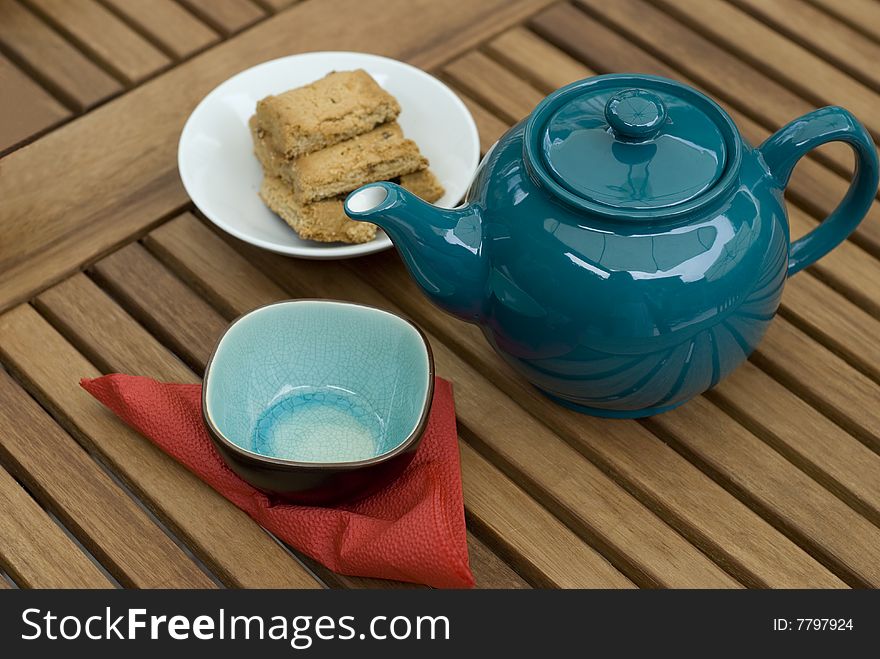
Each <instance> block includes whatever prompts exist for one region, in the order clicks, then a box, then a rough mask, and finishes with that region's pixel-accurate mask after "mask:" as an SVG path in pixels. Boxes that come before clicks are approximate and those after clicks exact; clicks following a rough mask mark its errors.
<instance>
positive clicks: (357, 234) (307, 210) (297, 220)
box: [260, 176, 376, 243]
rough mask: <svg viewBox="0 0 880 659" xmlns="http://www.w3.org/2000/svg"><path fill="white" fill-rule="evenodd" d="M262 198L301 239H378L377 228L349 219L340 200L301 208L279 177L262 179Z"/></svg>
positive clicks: (323, 240)
mask: <svg viewBox="0 0 880 659" xmlns="http://www.w3.org/2000/svg"><path fill="white" fill-rule="evenodd" d="M260 197H261V198H262V200H263V201H264V202H266V205H267V206H268V207H269V208H270V209H271V210H273V211H274V212H275V213H276V214H277V215H278V216H279V217H280V218H281V219H282V220H284V221H285V222H287V224H289V225H290V227H291V228H292V229H293V230H294V231H296V232H297V233H298V234H299V237H300V238H304V239H306V240H317V241H319V242H325V243H332V242H346V243H367V242H370V241H371V240H372V239H373V238H375V237H376V225H375V224H370V223H369V222H354V221H352V220H350V219H349V218H348V216H347V215H346V214H345V211H344V210H343V205H342V200H341V199H324V200H321V201H318V202H315V203H314V204H306V205H300V204H298V203H297V202H296V200H295V199H294V197H293V195H292V194H291V192H290V188H289V187H288V186H287V184H285V182H284V181H282V180H281V179H280V178H278V177H276V176H265V177H263V184H262V185H261V186H260Z"/></svg>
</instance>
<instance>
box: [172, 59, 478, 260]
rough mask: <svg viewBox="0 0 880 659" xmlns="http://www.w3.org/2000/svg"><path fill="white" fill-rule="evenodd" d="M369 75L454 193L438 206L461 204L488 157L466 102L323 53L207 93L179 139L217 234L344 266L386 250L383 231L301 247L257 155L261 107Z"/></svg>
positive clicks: (366, 63)
mask: <svg viewBox="0 0 880 659" xmlns="http://www.w3.org/2000/svg"><path fill="white" fill-rule="evenodd" d="M352 69H364V70H366V71H367V72H368V73H369V74H370V75H371V76H373V78H375V79H376V82H378V83H379V84H380V85H381V86H382V87H384V88H385V89H387V90H388V91H389V92H391V93H392V94H394V96H395V97H397V100H398V101H399V102H400V106H401V113H400V117H399V119H398V121H399V123H400V125H401V127H402V128H403V132H404V135H406V137H408V138H410V139H412V140H415V142H416V144H418V145H419V148H420V149H421V151H422V153H423V154H424V155H425V156H427V158H428V159H429V160H430V161H431V169H432V170H433V171H434V173H435V174H436V175H437V178H438V179H439V180H440V182H441V183H442V184H443V187H444V188H445V189H446V194H445V195H444V196H443V198H442V199H440V200H439V201H438V202H437V205H438V206H443V207H447V208H450V207H452V206H455V205H456V204H457V203H458V202H459V201H460V200H461V198H462V197H463V196H464V193H465V192H466V191H467V188H468V186H469V185H470V182H471V179H472V178H473V175H474V172H475V171H476V168H477V164H478V161H479V157H480V140H479V137H478V135H477V126H476V124H475V123H474V119H473V117H472V116H471V114H470V112H469V111H468V109H467V108H466V107H465V105H464V103H462V102H461V100H460V99H459V98H458V96H456V95H455V93H454V92H453V91H452V90H451V89H449V87H447V86H446V85H444V84H443V83H442V82H440V81H439V80H437V79H436V78H434V77H433V76H431V75H428V74H427V73H425V72H424V71H422V70H420V69H417V68H415V67H413V66H410V65H409V64H404V63H403V62H398V61H396V60H392V59H388V58H387V57H379V56H377V55H367V54H363V53H344V52H317V53H305V54H302V55H293V56H291V57H283V58H281V59H276V60H272V61H270V62H264V63H263V64H258V65H257V66H254V67H252V68H250V69H247V70H246V71H242V72H241V73H239V74H238V75H235V76H233V77H232V78H230V79H229V80H227V81H226V82H224V83H223V84H221V85H220V86H219V87H217V88H216V89H214V91H212V92H211V93H210V94H208V95H207V96H206V97H205V98H204V99H203V100H202V102H201V103H199V105H198V106H197V107H196V109H195V110H194V111H193V113H192V114H191V115H190V117H189V119H188V120H187V122H186V125H185V126H184V127H183V132H182V133H181V135H180V143H179V145H178V151H177V164H178V167H179V169H180V178H181V179H182V181H183V185H184V187H185V188H186V191H187V193H188V194H189V196H190V197H191V198H192V200H193V202H194V203H195V205H196V206H198V207H199V209H200V210H201V211H202V213H204V214H205V217H207V218H208V219H209V220H211V221H212V222H213V223H214V224H216V225H217V226H218V227H220V228H221V229H223V230H224V231H226V232H228V233H230V234H232V235H233V236H235V237H236V238H239V239H241V240H244V241H245V242H248V243H251V244H252V245H257V246H258V247H262V248H264V249H268V250H271V251H273V252H279V253H281V254H288V255H291V256H298V257H301V258H310V259H339V258H347V257H351V256H361V255H363V254H370V253H372V252H377V251H380V250H383V249H386V248H388V247H390V246H391V241H390V240H389V239H388V236H386V235H385V234H384V233H383V232H382V231H381V230H380V231H379V233H378V234H377V236H376V238H375V240H373V241H371V242H369V243H363V244H360V245H346V244H342V243H319V242H313V241H311V240H302V239H301V238H300V237H299V236H297V235H296V233H295V232H294V231H293V230H292V229H290V228H289V227H288V226H287V225H286V224H285V223H284V221H283V220H282V219H281V218H279V217H278V216H277V215H275V214H274V213H273V212H272V211H270V210H269V209H268V208H266V206H265V205H264V204H263V202H262V201H261V200H260V198H259V196H258V194H257V193H258V191H259V189H260V181H261V179H262V172H261V170H260V165H259V163H258V162H257V159H256V157H255V156H254V155H253V147H252V143H251V136H250V132H249V131H248V126H247V121H248V118H250V116H251V115H252V114H253V113H254V109H255V108H256V105H257V101H258V100H260V99H261V98H263V97H265V96H268V95H269V94H279V93H281V92H283V91H286V90H288V89H292V88H293V87H300V86H302V85H305V84H307V83H309V82H312V81H314V80H317V79H318V78H322V77H323V76H325V75H327V74H328V73H330V72H331V71H347V70H352Z"/></svg>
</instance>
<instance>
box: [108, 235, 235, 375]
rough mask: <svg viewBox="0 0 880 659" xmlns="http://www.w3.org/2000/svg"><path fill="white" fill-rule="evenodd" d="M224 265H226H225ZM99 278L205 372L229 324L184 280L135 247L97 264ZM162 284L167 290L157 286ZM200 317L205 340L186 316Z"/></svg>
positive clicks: (199, 370)
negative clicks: (207, 330)
mask: <svg viewBox="0 0 880 659" xmlns="http://www.w3.org/2000/svg"><path fill="white" fill-rule="evenodd" d="M220 265H221V266H222V265H223V264H220ZM94 274H95V275H96V277H97V278H98V279H99V280H100V281H101V283H102V284H103V285H104V287H105V288H107V289H109V290H110V291H112V292H113V293H114V294H115V295H117V296H118V297H121V298H122V299H123V300H124V301H125V306H126V308H128V309H129V310H130V311H131V312H132V313H134V315H135V317H136V318H138V319H139V320H141V322H143V323H144V324H145V325H146V326H147V328H148V329H149V330H150V331H151V332H152V333H153V334H154V335H156V336H159V337H161V338H163V340H164V341H165V343H166V344H168V345H170V346H171V347H172V349H173V350H174V352H175V353H177V354H178V355H179V356H181V357H182V358H183V359H184V361H185V362H186V363H187V364H188V365H190V366H191V367H194V369H195V370H196V371H197V372H201V369H203V368H204V366H205V364H206V363H207V361H208V358H209V357H210V356H211V351H212V350H213V349H214V341H215V340H216V339H217V338H219V336H220V334H221V333H222V332H223V330H224V329H225V328H226V320H225V319H224V318H223V317H222V316H221V315H220V314H219V313H217V311H215V310H214V308H213V307H211V305H209V304H208V303H207V302H205V301H204V300H203V299H202V298H200V297H199V296H197V295H195V294H193V292H192V291H191V290H190V289H189V287H187V286H186V285H185V284H184V283H183V282H182V281H180V280H179V279H176V278H174V277H169V276H168V271H167V270H166V269H165V268H164V267H163V266H162V265H161V264H160V263H159V262H158V261H156V259H155V258H154V257H152V256H151V255H150V254H149V252H147V251H146V250H145V249H144V248H143V247H141V246H140V245H138V244H137V243H132V244H131V245H128V246H127V247H123V248H122V249H120V250H118V251H116V252H114V253H113V254H111V255H110V256H108V257H106V258H104V259H102V260H100V261H98V262H97V263H96V264H95V265H94ZM157 281H161V282H162V286H158V285H157V284H156V282H157ZM188 317H195V318H198V320H199V323H200V327H205V328H209V329H210V332H209V333H208V335H207V336H206V335H205V334H204V333H201V332H196V331H195V330H194V328H192V327H191V326H190V325H189V324H188V323H183V322H180V320H181V319H182V318H188Z"/></svg>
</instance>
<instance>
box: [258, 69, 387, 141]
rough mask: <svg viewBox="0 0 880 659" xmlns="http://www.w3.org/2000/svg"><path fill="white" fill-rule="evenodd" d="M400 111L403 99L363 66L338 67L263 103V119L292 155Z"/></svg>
mask: <svg viewBox="0 0 880 659" xmlns="http://www.w3.org/2000/svg"><path fill="white" fill-rule="evenodd" d="M398 114H400V104H399V103H398V102H397V99H395V98H394V97H393V96H392V95H391V94H389V93H388V92H386V91H385V90H384V89H382V88H381V87H380V86H379V85H378V83H377V82H376V81H375V80H373V78H371V77H370V75H369V74H368V73H367V72H366V71H364V70H362V69H358V70H356V71H341V72H339V71H334V72H332V73H330V74H328V75H327V76H325V77H324V78H321V79H320V80H317V81H315V82H313V83H311V84H309V85H306V86H304V87H298V88H296V89H291V90H290V91H287V92H284V93H283V94H279V95H277V96H267V97H266V98H264V99H262V100H261V101H259V102H258V103H257V115H256V116H257V122H258V124H259V128H260V130H261V131H262V132H263V134H265V135H266V137H267V138H268V140H269V143H270V144H271V145H272V148H274V149H275V150H276V151H278V152H279V153H281V154H283V155H284V156H285V157H286V158H295V157H297V156H301V155H303V154H305V153H310V152H312V151H317V150H318V149H323V148H326V147H328V146H331V145H333V144H336V143H338V142H341V141H343V140H347V139H350V138H352V137H354V136H355V135H360V134H361V133H365V132H367V131H368V130H372V129H373V128H375V127H376V126H378V125H379V124H383V123H386V122H388V121H391V120H393V119H395V118H396V117H397V115H398Z"/></svg>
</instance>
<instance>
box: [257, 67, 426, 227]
mask: <svg viewBox="0 0 880 659" xmlns="http://www.w3.org/2000/svg"><path fill="white" fill-rule="evenodd" d="M399 113H400V105H399V104H398V103H397V100H396V99H395V98H394V97H393V96H392V95H391V94H389V93H388V92H386V91H385V90H384V89H382V88H381V87H380V86H379V85H378V84H377V83H376V81H375V80H373V78H371V77H370V75H369V74H368V73H366V72H365V71H363V70H360V69H359V70H357V71H342V72H333V73H330V74H329V75H327V76H326V77H324V78H321V79H320V80H318V81H316V82H313V83H311V84H310V85H306V86H305V87H299V88H297V89H292V90H290V91H288V92H285V93H283V94H280V95H278V96H267V97H266V98H264V99H263V100H261V101H260V102H259V103H257V112H256V114H255V115H254V116H253V117H251V119H250V122H249V125H250V129H251V135H252V137H253V140H254V153H255V154H256V156H257V158H258V159H259V161H260V164H261V165H262V166H263V174H264V177H263V184H262V186H261V188H260V197H261V198H262V199H263V201H264V202H265V203H266V205H267V206H268V207H269V208H271V209H272V210H273V211H274V212H275V213H277V214H278V215H279V216H280V217H281V218H282V219H283V220H284V221H285V222H287V223H288V224H289V225H290V226H291V227H293V229H294V230H295V231H296V232H297V233H298V234H299V235H300V236H301V237H302V238H306V239H309V240H319V241H323V242H335V241H342V242H349V243H362V242H368V241H370V240H372V239H373V238H374V237H375V236H376V227H375V226H374V225H372V224H368V223H362V222H353V221H351V220H350V219H348V217H347V216H346V215H345V211H344V210H343V200H344V199H345V195H346V194H348V193H349V192H351V191H352V190H355V189H356V188H358V187H360V186H362V185H365V184H366V183H372V182H375V181H390V180H393V181H396V182H398V183H400V185H402V186H403V187H405V188H407V189H409V190H410V191H411V192H413V193H414V194H416V195H418V196H420V197H422V198H423V199H425V200H426V201H429V202H433V201H436V200H437V199H439V198H440V197H441V196H443V187H442V186H441V185H440V183H439V182H438V181H437V179H436V177H435V176H434V175H433V174H432V173H431V171H430V170H429V169H428V160H427V159H426V158H425V157H424V156H422V154H421V153H420V152H419V148H418V146H416V144H415V142H413V141H412V140H409V139H406V138H405V137H404V135H403V131H402V130H401V129H400V126H399V125H398V123H397V122H396V121H395V120H396V118H397V116H398V114H399Z"/></svg>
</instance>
